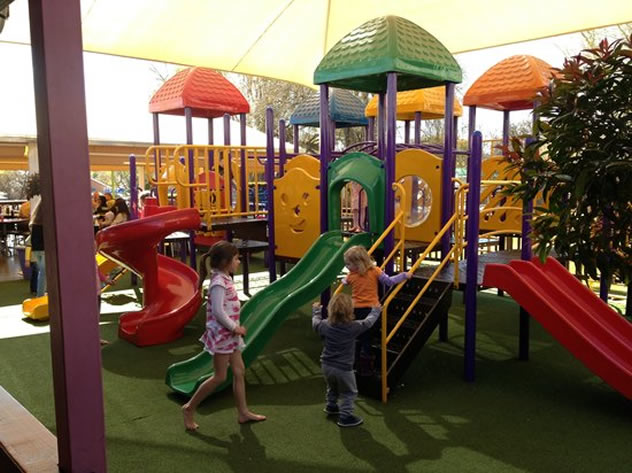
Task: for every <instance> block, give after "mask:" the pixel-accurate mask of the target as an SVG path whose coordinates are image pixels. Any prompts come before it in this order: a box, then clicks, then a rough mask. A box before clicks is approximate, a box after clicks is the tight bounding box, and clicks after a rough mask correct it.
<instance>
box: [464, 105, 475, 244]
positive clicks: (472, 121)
mask: <svg viewBox="0 0 632 473" xmlns="http://www.w3.org/2000/svg"><path fill="white" fill-rule="evenodd" d="M475 130H476V105H472V106H471V107H470V109H469V120H468V122H467V149H468V151H469V152H470V153H471V152H472V135H473V134H474V131H475ZM470 156H471V154H470ZM468 160H469V156H468ZM467 172H470V167H469V166H467ZM466 179H467V180H468V182H469V180H470V176H469V175H467V176H466ZM466 238H467V235H466Z"/></svg>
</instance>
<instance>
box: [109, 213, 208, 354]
mask: <svg viewBox="0 0 632 473" xmlns="http://www.w3.org/2000/svg"><path fill="white" fill-rule="evenodd" d="M199 226H200V215H199V213H198V211H197V210H196V209H186V210H174V211H171V212H165V213H162V214H159V215H153V216H151V217H146V218H142V219H140V220H132V221H129V222H125V223H122V224H120V225H115V226H113V227H109V228H106V229H104V230H101V231H100V232H99V233H98V234H97V245H98V251H99V252H100V253H103V254H104V255H106V256H107V257H108V258H110V259H112V260H114V261H116V262H117V263H119V264H120V265H121V266H124V267H125V268H127V269H129V270H131V271H133V272H134V273H136V274H138V275H140V276H141V277H142V278H143V308H142V309H141V310H140V311H138V312H127V313H125V314H123V315H121V318H120V320H119V337H121V338H124V339H125V340H128V341H130V342H132V343H134V344H135V345H138V346H147V345H158V344H161V343H167V342H170V341H172V340H175V339H177V338H179V337H181V336H182V330H183V329H184V326H185V325H186V324H187V323H188V322H189V321H190V320H191V319H192V318H193V316H194V315H195V313H196V312H197V310H198V308H199V306H200V303H201V298H200V291H199V289H198V281H199V277H198V274H197V273H196V272H195V271H194V270H193V269H191V268H190V267H188V266H187V265H185V264H183V263H181V262H179V261H176V260H174V259H172V258H168V257H166V256H162V255H159V254H158V252H157V250H156V247H157V245H158V243H160V241H161V240H162V239H163V238H164V237H166V236H167V235H169V234H171V233H173V232H176V231H180V230H193V229H197V228H198V227H199Z"/></svg>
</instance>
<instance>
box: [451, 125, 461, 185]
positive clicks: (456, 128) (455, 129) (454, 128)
mask: <svg viewBox="0 0 632 473" xmlns="http://www.w3.org/2000/svg"><path fill="white" fill-rule="evenodd" d="M452 138H454V149H455V150H456V149H457V148H458V146H459V117H457V116H455V117H454V123H453V125H452ZM454 163H455V167H454V171H455V173H456V158H455V161H454ZM453 177H454V176H453Z"/></svg>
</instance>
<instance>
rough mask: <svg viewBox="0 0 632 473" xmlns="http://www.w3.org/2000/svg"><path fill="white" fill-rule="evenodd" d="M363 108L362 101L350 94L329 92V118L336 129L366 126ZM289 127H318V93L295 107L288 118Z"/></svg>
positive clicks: (332, 90)
mask: <svg viewBox="0 0 632 473" xmlns="http://www.w3.org/2000/svg"><path fill="white" fill-rule="evenodd" d="M364 107H365V104H364V103H362V100H360V99H359V98H358V97H356V96H355V95H353V94H352V93H351V92H348V91H346V90H340V89H331V90H330V92H329V116H330V117H331V119H332V120H333V121H334V122H335V123H336V127H337V128H344V127H351V126H364V125H366V124H368V123H369V121H368V120H367V119H366V117H365V116H364ZM290 125H303V126H315V127H319V126H320V93H318V92H315V93H314V94H312V95H310V96H309V97H308V98H307V99H306V100H305V101H304V102H303V103H301V104H300V105H298V106H297V107H296V109H295V110H294V113H292V116H291V117H290Z"/></svg>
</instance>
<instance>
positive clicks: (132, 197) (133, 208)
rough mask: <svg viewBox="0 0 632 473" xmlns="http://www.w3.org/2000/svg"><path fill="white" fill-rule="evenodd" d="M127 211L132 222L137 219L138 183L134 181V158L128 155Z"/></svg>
mask: <svg viewBox="0 0 632 473" xmlns="http://www.w3.org/2000/svg"><path fill="white" fill-rule="evenodd" d="M129 209H130V214H131V215H130V217H131V219H132V220H136V219H137V218H138V183H137V180H136V156H134V155H133V154H130V155H129Z"/></svg>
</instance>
